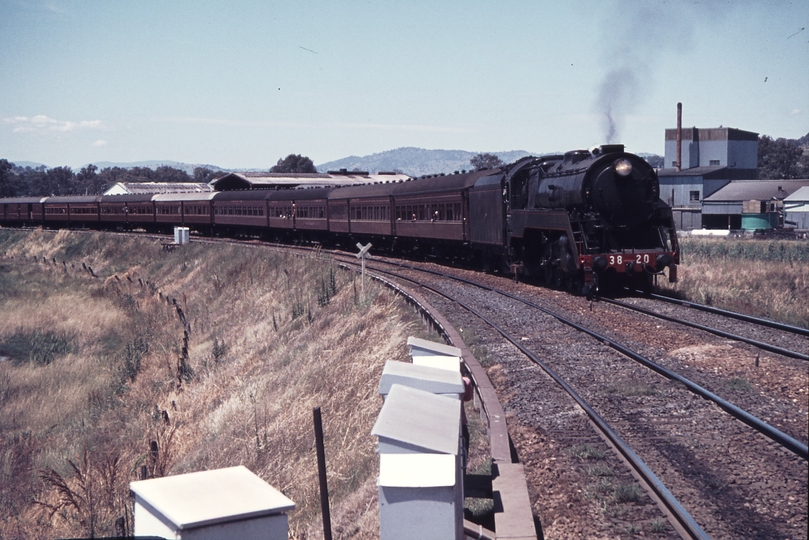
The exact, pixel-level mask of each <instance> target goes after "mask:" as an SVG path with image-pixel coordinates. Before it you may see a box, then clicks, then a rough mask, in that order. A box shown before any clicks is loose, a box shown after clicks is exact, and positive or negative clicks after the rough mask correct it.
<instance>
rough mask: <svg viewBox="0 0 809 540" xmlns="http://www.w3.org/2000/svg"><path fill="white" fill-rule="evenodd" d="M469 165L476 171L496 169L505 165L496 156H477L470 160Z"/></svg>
mask: <svg viewBox="0 0 809 540" xmlns="http://www.w3.org/2000/svg"><path fill="white" fill-rule="evenodd" d="M469 164H470V165H472V168H473V169H475V170H476V171H479V170H480V169H496V168H497V167H502V166H503V165H505V163H503V160H502V159H500V158H499V157H497V156H496V155H494V154H477V155H476V156H475V157H473V158H472V159H470V160H469Z"/></svg>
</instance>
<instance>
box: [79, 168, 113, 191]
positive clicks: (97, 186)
mask: <svg viewBox="0 0 809 540" xmlns="http://www.w3.org/2000/svg"><path fill="white" fill-rule="evenodd" d="M97 170H98V167H96V166H95V165H93V164H90V165H87V166H86V167H82V169H81V171H79V174H77V175H76V187H77V189H78V191H79V192H80V193H84V194H87V195H101V194H102V193H103V192H104V190H105V189H106V187H107V185H106V183H105V182H104V179H103V178H102V177H101V175H99V174H98V173H96V171H97Z"/></svg>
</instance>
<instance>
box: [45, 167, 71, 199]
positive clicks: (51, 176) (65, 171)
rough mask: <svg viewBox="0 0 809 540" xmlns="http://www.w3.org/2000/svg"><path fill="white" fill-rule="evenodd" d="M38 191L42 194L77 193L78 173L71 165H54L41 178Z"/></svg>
mask: <svg viewBox="0 0 809 540" xmlns="http://www.w3.org/2000/svg"><path fill="white" fill-rule="evenodd" d="M39 180H40V185H39V186H38V188H39V189H38V192H39V193H40V194H42V195H46V196H47V195H57V196H59V195H75V194H76V175H75V174H73V169H71V168H70V167H54V168H53V169H48V171H47V172H46V173H45V174H44V176H41V177H40V178H39Z"/></svg>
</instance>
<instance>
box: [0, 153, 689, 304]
mask: <svg viewBox="0 0 809 540" xmlns="http://www.w3.org/2000/svg"><path fill="white" fill-rule="evenodd" d="M21 224H28V225H41V226H45V227H52V228H59V227H91V228H116V229H145V230H165V229H170V228H171V227H173V226H179V225H182V226H187V227H190V228H191V229H193V230H194V231H196V232H197V233H199V234H220V235H243V234H248V235H253V236H262V237H265V238H270V239H275V240H282V241H284V240H286V241H308V242H317V243H321V244H325V245H335V246H353V245H354V244H355V242H357V241H361V242H372V243H373V245H374V248H375V249H386V250H388V251H390V252H394V253H401V254H403V255H404V256H417V257H437V258H441V259H443V260H447V261H453V260H454V261H459V260H462V261H464V262H465V263H470V262H471V263H475V264H478V265H481V266H483V267H485V268H489V269H494V268H498V269H502V270H505V271H509V272H514V273H519V274H522V275H524V276H529V277H532V278H535V279H540V280H543V281H544V282H545V283H547V284H549V285H554V286H557V287H564V288H566V289H568V290H570V291H571V292H581V293H584V294H587V295H590V294H593V293H595V292H597V291H598V290H600V289H603V288H604V287H605V286H607V285H610V286H614V285H630V286H635V287H641V288H645V289H648V288H649V287H650V286H651V283H652V276H654V275H659V274H662V273H663V272H664V270H665V269H668V278H669V280H670V281H676V279H677V264H679V248H678V245H677V237H676V234H675V229H674V223H673V221H672V216H671V209H670V208H669V207H668V206H667V205H666V204H665V203H663V202H662V201H661V200H660V198H659V184H658V179H657V175H656V173H655V171H654V169H653V168H652V167H651V166H650V165H649V164H648V163H646V161H645V160H643V159H642V158H640V157H638V156H636V155H633V154H630V153H626V152H624V147H623V146H622V145H603V146H600V147H597V148H594V149H593V150H575V151H571V152H567V153H566V154H564V155H554V156H544V157H526V158H523V159H521V160H519V161H517V162H515V163H513V164H511V165H508V166H505V167H501V168H496V169H483V170H478V171H472V172H460V173H456V174H451V175H433V176H430V177H422V178H419V179H413V180H408V181H397V182H384V183H376V184H370V185H369V184H365V185H355V186H349V187H318V188H297V189H271V190H244V191H218V192H213V193H175V194H158V195H154V194H144V195H106V196H73V197H44V198H37V197H35V198H18V199H0V225H21Z"/></svg>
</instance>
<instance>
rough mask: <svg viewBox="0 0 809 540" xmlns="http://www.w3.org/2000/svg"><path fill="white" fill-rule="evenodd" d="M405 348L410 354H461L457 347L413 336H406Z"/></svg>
mask: <svg viewBox="0 0 809 540" xmlns="http://www.w3.org/2000/svg"><path fill="white" fill-rule="evenodd" d="M407 348H408V349H409V350H410V356H459V357H460V356H463V355H462V354H461V349H459V348H458V347H453V346H452V345H445V344H443V343H436V342H435V341H428V340H426V339H421V338H417V337H413V336H410V337H409V338H407Z"/></svg>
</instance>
